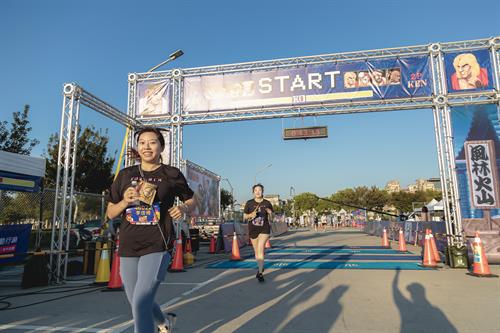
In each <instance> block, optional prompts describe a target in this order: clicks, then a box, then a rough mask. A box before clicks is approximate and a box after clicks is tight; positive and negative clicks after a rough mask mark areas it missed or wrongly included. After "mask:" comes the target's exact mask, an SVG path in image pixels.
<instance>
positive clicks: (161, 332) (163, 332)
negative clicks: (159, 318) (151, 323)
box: [158, 324, 172, 333]
mask: <svg viewBox="0 0 500 333" xmlns="http://www.w3.org/2000/svg"><path fill="white" fill-rule="evenodd" d="M158 333H172V331H171V330H170V329H169V328H168V326H167V325H164V324H163V325H159V326H158Z"/></svg>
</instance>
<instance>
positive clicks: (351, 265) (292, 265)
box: [207, 261, 429, 270]
mask: <svg viewBox="0 0 500 333" xmlns="http://www.w3.org/2000/svg"><path fill="white" fill-rule="evenodd" d="M265 267H266V268H282V269H297V268H310V269H389V270H395V269H401V270H429V268H424V267H420V266H419V265H418V262H348V263H345V262H338V261H337V262H336V261H326V262H325V261H267V262H266V263H265ZM207 268H215V269H229V268H240V269H241V268H248V269H257V263H256V262H255V261H221V262H218V263H215V264H211V265H208V266H207Z"/></svg>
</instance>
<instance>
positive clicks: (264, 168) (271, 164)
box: [253, 163, 273, 185]
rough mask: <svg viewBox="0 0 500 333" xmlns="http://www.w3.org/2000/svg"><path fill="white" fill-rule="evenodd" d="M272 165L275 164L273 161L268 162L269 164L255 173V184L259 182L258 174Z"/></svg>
mask: <svg viewBox="0 0 500 333" xmlns="http://www.w3.org/2000/svg"><path fill="white" fill-rule="evenodd" d="M272 166H273V164H272V163H269V164H268V165H266V166H265V167H264V168H262V169H261V170H259V171H257V172H256V173H255V176H254V177H253V183H254V185H255V184H257V175H258V174H259V173H261V172H263V171H264V170H266V169H267V168H270V167H272Z"/></svg>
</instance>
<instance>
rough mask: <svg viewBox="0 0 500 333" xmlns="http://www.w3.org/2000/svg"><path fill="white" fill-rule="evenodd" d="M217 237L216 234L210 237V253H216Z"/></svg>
mask: <svg viewBox="0 0 500 333" xmlns="http://www.w3.org/2000/svg"><path fill="white" fill-rule="evenodd" d="M215 248H216V247H215V237H214V234H212V236H211V237H210V246H209V247H208V253H210V254H214V253H215Z"/></svg>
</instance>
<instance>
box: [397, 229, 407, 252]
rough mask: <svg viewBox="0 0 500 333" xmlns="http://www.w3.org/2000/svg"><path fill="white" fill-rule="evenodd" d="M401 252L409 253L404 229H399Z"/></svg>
mask: <svg viewBox="0 0 500 333" xmlns="http://www.w3.org/2000/svg"><path fill="white" fill-rule="evenodd" d="M399 252H407V250H406V240H405V235H404V234H403V229H399Z"/></svg>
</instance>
